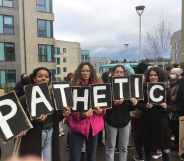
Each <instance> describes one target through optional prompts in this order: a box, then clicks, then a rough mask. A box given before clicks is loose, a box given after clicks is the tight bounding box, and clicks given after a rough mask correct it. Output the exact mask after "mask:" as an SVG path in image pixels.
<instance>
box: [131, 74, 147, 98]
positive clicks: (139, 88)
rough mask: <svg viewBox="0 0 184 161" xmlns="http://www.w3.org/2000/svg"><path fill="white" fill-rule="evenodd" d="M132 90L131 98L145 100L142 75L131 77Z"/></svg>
mask: <svg viewBox="0 0 184 161" xmlns="http://www.w3.org/2000/svg"><path fill="white" fill-rule="evenodd" d="M130 89H131V97H133V98H136V99H138V100H143V99H144V92H143V75H142V74H135V75H131V76H130Z"/></svg>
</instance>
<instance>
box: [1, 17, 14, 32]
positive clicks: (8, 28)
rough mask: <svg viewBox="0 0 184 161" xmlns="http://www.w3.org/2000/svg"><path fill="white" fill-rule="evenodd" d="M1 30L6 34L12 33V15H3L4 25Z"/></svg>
mask: <svg viewBox="0 0 184 161" xmlns="http://www.w3.org/2000/svg"><path fill="white" fill-rule="evenodd" d="M3 27H4V28H3V31H4V33H6V34H13V31H14V30H13V17H12V16H4V26H3Z"/></svg>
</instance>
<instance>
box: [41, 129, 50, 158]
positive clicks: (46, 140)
mask: <svg viewBox="0 0 184 161" xmlns="http://www.w3.org/2000/svg"><path fill="white" fill-rule="evenodd" d="M52 134H53V128H50V129H44V130H42V159H43V161H52Z"/></svg>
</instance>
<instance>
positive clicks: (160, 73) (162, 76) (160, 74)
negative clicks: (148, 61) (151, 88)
mask: <svg viewBox="0 0 184 161" xmlns="http://www.w3.org/2000/svg"><path fill="white" fill-rule="evenodd" d="M151 71H154V72H156V73H157V75H158V79H159V80H158V81H159V82H165V81H166V75H165V73H164V71H163V70H162V69H161V68H159V67H151V68H149V69H148V71H147V72H146V74H145V82H150V80H149V75H150V72H151Z"/></svg>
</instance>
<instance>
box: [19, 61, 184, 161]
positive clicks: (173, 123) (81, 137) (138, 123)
mask: <svg viewBox="0 0 184 161" xmlns="http://www.w3.org/2000/svg"><path fill="white" fill-rule="evenodd" d="M178 68H179V67H177V69H176V68H173V69H171V70H170V71H169V72H168V73H166V72H165V71H163V70H162V69H161V68H159V67H149V68H146V69H145V71H144V72H143V73H144V74H145V80H144V82H145V83H147V82H152V83H156V82H166V81H167V82H169V83H168V84H169V86H168V92H167V95H168V99H167V102H164V103H161V104H159V105H154V104H150V103H148V99H147V94H146V93H145V94H144V100H142V101H140V100H137V99H136V98H131V99H130V100H123V99H121V100H116V101H113V105H112V108H111V109H104V108H99V107H90V108H89V110H88V111H86V112H72V111H71V110H70V107H66V108H65V109H64V110H63V111H55V112H54V113H53V114H52V115H41V116H40V118H37V119H35V120H33V121H32V124H33V128H32V129H31V130H29V131H28V132H26V133H22V134H21V135H20V137H21V143H20V148H19V155H20V156H26V155H36V156H39V157H41V158H42V159H43V160H44V161H60V160H61V158H60V156H62V154H60V152H61V151H60V146H59V122H60V121H62V120H63V119H64V120H65V122H66V124H67V125H68V127H69V143H70V153H69V155H70V157H69V158H70V161H80V160H81V148H82V146H83V143H84V142H85V145H86V161H96V150H97V144H98V134H99V133H100V132H101V131H103V130H104V129H105V161H114V153H115V148H116V144H118V149H119V161H127V153H128V148H127V147H128V143H129V136H130V129H131V128H132V131H133V136H134V143H135V147H136V153H137V155H136V158H135V160H139V161H141V160H142V161H143V160H145V161H151V158H152V154H153V153H156V151H157V150H160V151H161V152H162V160H163V161H170V146H169V142H170V132H171V131H172V132H173V133H172V134H173V135H174V136H175V140H176V144H177V145H178V139H177V138H178V129H179V127H178V124H179V123H178V118H179V116H182V115H183V114H184V110H183V109H182V108H184V105H183V104H184V101H183V99H184V81H183V78H182V69H181V68H179V69H181V70H179V69H178ZM178 71H180V73H179V72H178ZM139 74H140V73H139ZM127 75H128V72H127V71H126V69H125V68H124V66H123V65H116V66H115V67H113V68H112V69H111V71H110V74H109V75H108V76H107V78H106V79H105V81H107V82H111V78H112V77H122V76H127ZM166 78H167V79H166ZM51 80H52V79H51V73H50V71H49V70H48V69H47V68H45V67H39V68H36V69H34V70H33V72H32V74H31V75H30V77H29V81H26V83H23V84H22V85H19V87H18V88H16V91H17V93H19V97H20V101H21V104H22V106H23V108H24V110H25V111H26V112H27V111H28V110H27V105H26V101H25V94H24V91H22V90H23V88H22V86H24V85H25V84H27V83H32V84H38V83H48V84H50V83H51ZM70 83H71V85H74V86H88V85H92V84H100V83H103V81H102V79H101V78H100V77H99V76H97V73H96V72H95V70H94V68H93V66H92V65H91V64H90V63H88V62H85V63H81V64H80V65H79V66H78V68H77V69H76V71H75V73H74V75H73V78H72V80H71V81H70ZM176 85H177V87H176ZM20 88H21V90H19V89H20ZM144 89H146V85H145V86H144ZM20 91H21V92H22V93H21V92H20ZM144 91H146V90H144ZM20 93H21V94H20ZM27 114H28V112H27ZM171 116H172V119H170V118H171Z"/></svg>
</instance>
